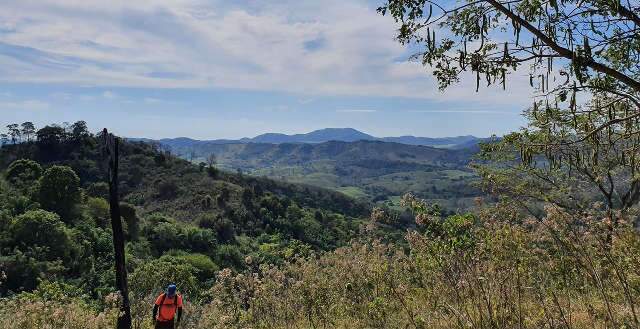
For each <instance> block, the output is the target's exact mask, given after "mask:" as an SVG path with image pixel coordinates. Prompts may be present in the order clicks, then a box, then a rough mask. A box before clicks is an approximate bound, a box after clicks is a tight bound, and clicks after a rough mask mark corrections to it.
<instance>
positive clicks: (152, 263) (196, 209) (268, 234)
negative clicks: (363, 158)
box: [0, 122, 368, 312]
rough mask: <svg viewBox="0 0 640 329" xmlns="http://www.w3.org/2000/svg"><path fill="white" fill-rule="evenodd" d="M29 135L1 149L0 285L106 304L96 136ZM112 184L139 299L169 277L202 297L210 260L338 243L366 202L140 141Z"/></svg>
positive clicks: (236, 262)
mask: <svg viewBox="0 0 640 329" xmlns="http://www.w3.org/2000/svg"><path fill="white" fill-rule="evenodd" d="M35 136H37V137H36V138H34V139H31V138H29V139H27V138H26V137H25V138H21V137H22V135H20V136H16V138H15V139H14V140H13V141H12V143H8V144H6V145H4V146H3V147H2V148H1V149H0V168H3V175H2V177H1V178H0V228H1V229H0V273H2V276H1V279H0V295H2V296H11V295H14V294H16V293H20V292H23V291H24V292H28V291H33V290H34V289H36V288H37V287H38V286H40V287H41V288H39V289H40V290H42V289H54V290H55V289H62V290H64V293H63V294H66V293H72V292H73V293H72V295H73V296H76V297H78V298H80V299H82V300H84V301H85V302H86V303H87V305H93V306H94V307H99V306H100V305H102V306H104V304H103V303H102V302H98V301H102V300H103V299H104V298H106V297H108V296H109V295H110V294H111V293H112V292H113V290H114V288H113V286H114V285H113V280H114V274H113V250H112V244H111V233H110V232H111V228H110V225H109V220H110V219H109V205H108V202H107V201H106V199H105V198H106V197H107V192H108V187H107V185H106V184H105V183H104V180H105V175H106V174H105V168H104V166H105V163H104V161H103V155H102V154H101V147H102V146H101V143H100V137H99V136H94V135H92V134H90V133H89V132H88V131H87V129H86V125H85V124H84V122H77V123H75V124H73V125H71V126H69V127H61V126H57V125H51V126H46V127H43V128H42V129H40V130H38V131H37V132H36V133H35ZM119 190H120V192H121V195H120V199H121V201H122V202H121V205H120V211H121V214H122V217H123V222H124V225H125V234H126V238H127V245H126V252H127V267H128V269H129V272H130V273H131V275H130V277H131V285H132V289H131V291H132V293H133V294H134V295H135V296H137V297H139V298H142V297H146V296H147V295H148V294H154V293H156V292H158V291H159V289H161V288H162V286H163V285H164V282H168V281H170V280H171V278H172V277H175V280H176V281H177V282H179V283H181V289H183V291H184V292H185V293H187V294H189V295H190V297H191V298H193V299H197V298H200V297H199V296H200V295H201V294H202V293H203V292H204V290H203V288H204V287H207V286H208V285H210V284H211V282H213V280H214V278H215V274H216V271H217V270H219V269H220V268H225V267H226V268H232V269H234V270H236V271H243V270H246V269H247V268H249V265H248V264H247V262H246V259H247V258H250V259H253V260H255V262H256V263H266V264H281V263H283V262H284V261H286V260H287V259H292V258H294V257H297V256H301V255H309V254H310V253H313V252H318V251H323V250H332V249H335V248H337V247H340V246H344V245H345V244H346V243H347V242H349V241H350V240H351V239H352V238H353V237H354V236H356V234H357V233H358V230H359V226H360V223H361V222H362V221H363V218H365V217H366V216H367V212H368V209H367V206H366V205H365V204H359V203H357V202H354V201H353V200H351V199H349V198H347V197H345V196H343V195H342V194H340V193H335V192H330V191H325V190H322V189H318V188H314V187H309V186H299V185H291V184H287V183H279V182H275V181H271V180H269V179H262V178H255V177H249V176H245V175H242V174H235V173H227V172H224V171H220V170H218V169H217V168H216V167H214V166H209V167H204V166H200V167H199V166H196V165H193V164H191V163H189V162H187V161H185V160H182V159H179V158H176V157H173V156H171V155H170V154H168V153H166V152H163V151H160V150H158V149H155V148H154V147H153V146H152V145H149V144H146V143H124V144H123V145H122V147H121V164H120V186H119ZM165 274H166V275H165ZM49 282H55V284H53V285H51V284H50V283H49ZM40 290H38V291H40ZM38 293H39V292H36V293H35V294H36V295H37V294H38ZM36 295H28V294H20V295H19V296H36ZM20 298H21V297H20ZM34 298H35V297H34ZM134 300H135V299H134ZM137 300H138V301H140V299H137ZM96 303H97V304H96ZM79 307H80V306H79ZM80 308H82V307H80ZM143 309H144V311H145V312H146V307H140V308H139V309H138V311H139V312H142V311H143Z"/></svg>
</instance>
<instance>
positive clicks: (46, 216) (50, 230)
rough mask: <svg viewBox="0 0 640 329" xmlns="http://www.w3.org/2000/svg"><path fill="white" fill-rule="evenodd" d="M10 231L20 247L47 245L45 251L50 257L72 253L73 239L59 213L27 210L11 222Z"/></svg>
mask: <svg viewBox="0 0 640 329" xmlns="http://www.w3.org/2000/svg"><path fill="white" fill-rule="evenodd" d="M10 231H11V237H12V239H13V242H14V244H15V245H16V246H17V247H18V248H21V249H23V250H26V248H30V247H33V246H40V247H45V248H46V249H45V250H44V253H45V255H46V257H47V258H48V259H55V258H65V257H68V256H69V255H70V250H71V249H72V248H71V240H70V237H69V234H68V232H67V229H66V227H65V225H64V223H63V222H62V221H61V220H60V217H59V216H58V215H57V214H54V213H51V212H48V211H45V210H31V211H27V212H26V213H24V214H22V215H20V216H18V217H16V218H15V219H14V220H13V221H12V222H11V227H10Z"/></svg>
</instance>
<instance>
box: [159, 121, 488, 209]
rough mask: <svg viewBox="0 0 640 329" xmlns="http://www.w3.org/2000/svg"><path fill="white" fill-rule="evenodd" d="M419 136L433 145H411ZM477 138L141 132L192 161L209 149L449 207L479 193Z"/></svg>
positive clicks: (383, 197) (267, 172)
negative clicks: (158, 136)
mask: <svg viewBox="0 0 640 329" xmlns="http://www.w3.org/2000/svg"><path fill="white" fill-rule="evenodd" d="M367 136H368V137H367ZM276 137H277V138H276ZM357 138H365V139H361V140H357ZM390 139H394V140H403V141H404V140H408V141H409V142H413V143H414V144H405V143H399V142H391V141H388V140H390ZM267 141H270V142H267ZM293 141H298V142H293ZM303 141H314V142H303ZM419 141H422V142H424V143H427V142H428V143H430V144H431V145H415V143H417V142H419ZM480 141H483V140H482V139H478V138H475V137H469V136H467V137H452V138H424V137H413V136H411V137H404V138H402V137H395V138H391V137H389V138H375V137H372V136H371V135H368V134H365V133H362V132H359V131H357V130H354V129H348V128H345V129H323V130H320V131H315V132H311V133H309V134H300V135H283V134H268V135H266V136H265V135H261V136H258V137H255V138H253V139H249V138H245V139H242V140H241V141H231V140H225V141H220V140H215V141H198V140H192V139H185V138H176V139H162V140H157V141H149V140H147V142H155V143H158V144H160V145H162V146H163V147H166V148H167V149H168V150H170V151H171V152H172V153H173V154H175V155H178V156H179V157H181V158H183V159H187V160H189V161H191V162H193V163H200V162H207V161H209V160H210V159H211V157H212V155H213V157H214V158H215V161H216V165H217V167H218V168H220V169H223V170H228V171H234V172H236V171H237V172H243V173H246V174H249V175H253V176H262V177H268V178H272V179H275V180H280V181H286V182H291V183H298V184H306V185H312V186H317V187H322V188H327V189H332V190H334V191H338V192H341V193H344V194H346V195H348V196H350V197H353V198H355V199H360V200H362V201H366V202H373V203H376V204H378V205H384V206H387V207H390V208H396V209H399V199H400V197H401V196H402V195H404V194H405V193H407V192H411V193H414V194H415V195H417V196H419V197H421V198H424V199H426V200H428V201H429V202H432V203H437V204H439V205H440V206H442V207H443V208H444V209H447V210H448V211H451V212H455V211H457V210H466V209H469V208H470V207H472V206H473V200H474V199H475V198H476V197H478V196H481V195H482V194H481V193H480V191H479V190H478V189H477V188H476V187H475V186H474V182H475V181H476V180H477V176H476V175H475V174H474V173H473V171H472V170H471V168H470V167H469V164H470V163H471V161H472V159H473V156H474V154H475V153H476V152H477V151H478V147H477V143H478V142H480ZM456 143H459V144H456ZM435 145H438V146H439V147H435ZM445 146H446V147H445Z"/></svg>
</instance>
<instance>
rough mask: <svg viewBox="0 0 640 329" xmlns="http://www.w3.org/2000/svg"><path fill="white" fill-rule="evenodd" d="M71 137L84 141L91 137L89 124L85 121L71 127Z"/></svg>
mask: <svg viewBox="0 0 640 329" xmlns="http://www.w3.org/2000/svg"><path fill="white" fill-rule="evenodd" d="M70 130H71V136H72V138H73V139H74V140H82V139H84V138H86V137H88V136H89V135H91V134H90V133H89V129H88V128H87V123H86V122H85V121H77V122H75V123H74V124H72V125H71V127H70Z"/></svg>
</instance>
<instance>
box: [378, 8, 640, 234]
mask: <svg viewBox="0 0 640 329" xmlns="http://www.w3.org/2000/svg"><path fill="white" fill-rule="evenodd" d="M379 11H380V12H381V13H382V14H388V15H391V16H392V17H393V18H395V20H396V21H397V22H399V24H400V28H399V30H398V39H399V40H400V41H401V42H402V43H404V44H412V45H414V46H416V47H418V48H419V49H421V50H420V52H419V53H417V54H416V55H415V58H416V59H420V60H421V61H422V63H423V64H424V65H428V66H431V67H432V68H433V73H434V75H435V76H436V78H437V79H438V81H439V83H440V88H441V89H445V88H446V87H448V86H450V85H451V84H453V83H456V82H458V81H460V79H461V77H463V76H468V75H472V76H474V77H475V79H476V90H479V89H480V86H481V85H484V84H485V83H486V85H487V86H489V85H492V84H500V85H502V87H503V88H507V85H508V77H509V74H510V73H516V72H517V73H522V72H523V71H528V73H529V76H530V79H529V80H530V81H529V82H530V85H531V87H532V92H533V93H534V103H533V105H532V107H531V108H530V109H528V110H527V111H526V112H525V115H526V117H527V119H528V122H529V124H528V127H526V128H524V129H522V130H521V131H519V132H514V133H512V134H509V135H507V136H505V137H504V139H503V140H502V142H501V143H497V144H493V145H488V146H487V147H486V148H485V151H486V152H485V154H484V155H485V158H484V159H485V160H488V161H490V166H481V167H480V173H481V174H482V176H483V179H484V180H483V181H484V184H485V187H486V188H488V189H490V190H491V191H493V192H496V193H497V194H501V195H503V196H509V197H511V198H513V199H514V200H516V201H518V202H521V204H523V205H524V206H525V207H527V208H528V209H529V210H531V213H532V214H536V216H539V215H540V213H539V211H536V210H535V209H533V208H532V207H535V206H532V205H531V202H530V201H534V203H537V204H538V205H539V204H542V203H545V202H551V203H554V204H555V205H556V206H560V207H563V208H564V209H565V210H570V211H576V210H577V211H581V212H583V213H584V212H585V211H586V209H588V208H591V206H592V203H593V201H602V207H601V208H602V209H603V210H604V211H605V212H606V213H607V218H610V219H612V220H613V221H614V222H615V221H617V219H619V218H620V216H619V215H618V213H619V212H626V211H628V210H629V209H630V208H632V207H633V206H634V205H635V204H637V201H638V200H639V199H640V161H639V160H640V159H639V158H638V154H640V152H639V151H640V17H639V16H638V15H639V14H638V13H639V12H640V3H638V1H600V0H587V1H578V0H561V1H556V0H549V1H529V0H516V1H500V0H480V1H459V2H446V1H437V0H434V1H430V0H418V1H402V0H389V1H386V3H385V4H384V5H383V6H381V7H380V8H379ZM514 154H515V156H514Z"/></svg>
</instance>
